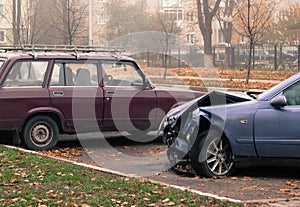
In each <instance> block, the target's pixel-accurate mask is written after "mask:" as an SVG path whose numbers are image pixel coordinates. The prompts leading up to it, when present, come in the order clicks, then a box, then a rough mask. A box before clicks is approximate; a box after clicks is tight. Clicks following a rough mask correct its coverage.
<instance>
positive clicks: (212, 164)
mask: <svg viewBox="0 0 300 207" xmlns="http://www.w3.org/2000/svg"><path fill="white" fill-rule="evenodd" d="M206 164H207V166H208V168H209V170H210V171H211V172H212V173H213V174H215V175H226V174H227V173H228V172H229V171H230V170H231V168H232V166H233V154H232V150H231V147H230V144H229V143H228V141H227V139H224V138H222V139H214V140H213V141H212V142H211V143H210V144H209V146H208V148H207V152H206Z"/></svg>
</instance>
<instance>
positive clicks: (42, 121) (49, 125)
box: [22, 116, 59, 150]
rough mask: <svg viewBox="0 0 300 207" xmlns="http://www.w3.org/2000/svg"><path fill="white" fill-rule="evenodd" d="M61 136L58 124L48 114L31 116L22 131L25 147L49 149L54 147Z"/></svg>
mask: <svg viewBox="0 0 300 207" xmlns="http://www.w3.org/2000/svg"><path fill="white" fill-rule="evenodd" d="M58 137H59V130H58V126H57V124H56V123H55V121H54V120H53V119H51V118H50V117H47V116H36V117H33V118H31V119H30V120H29V121H28V122H27V123H26V124H25V127H24V129H23V132H22V141H23V144H24V145H25V147H27V148H28V149H32V150H48V149H51V148H53V147H54V146H55V145H56V143H57V141H58Z"/></svg>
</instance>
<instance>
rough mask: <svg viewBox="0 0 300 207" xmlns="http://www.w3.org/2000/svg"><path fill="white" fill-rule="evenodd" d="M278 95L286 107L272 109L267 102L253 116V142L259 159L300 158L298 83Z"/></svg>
mask: <svg viewBox="0 0 300 207" xmlns="http://www.w3.org/2000/svg"><path fill="white" fill-rule="evenodd" d="M280 95H284V96H285V97H286V100H287V106H285V107H281V108H275V107H273V106H272V105H271V104H270V103H269V104H268V105H267V106H266V107H263V108H261V109H259V110H258V111H257V113H256V116H255V126H254V132H255V143H256V147H257V152H258V155H259V156H261V157H300V83H299V82H298V83H296V84H294V85H292V86H290V87H289V88H287V89H286V90H284V91H283V92H282V93H281V94H280Z"/></svg>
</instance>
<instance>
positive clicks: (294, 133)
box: [160, 73, 300, 177]
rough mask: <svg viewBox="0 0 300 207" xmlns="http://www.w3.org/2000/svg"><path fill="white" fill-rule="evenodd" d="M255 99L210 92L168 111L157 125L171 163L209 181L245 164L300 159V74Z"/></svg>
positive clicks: (240, 94)
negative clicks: (185, 166)
mask: <svg viewBox="0 0 300 207" xmlns="http://www.w3.org/2000/svg"><path fill="white" fill-rule="evenodd" d="M256 95H257V94H255V95H254V94H252V93H249V92H248V93H242V92H240V93H237V92H221V91H213V92H210V93H207V94H206V95H204V96H202V97H199V98H197V99H195V100H193V101H190V102H188V103H185V104H183V105H181V106H178V107H176V108H174V109H172V110H170V111H169V113H168V114H167V115H166V116H165V118H164V119H163V121H162V123H161V125H160V132H161V133H163V140H164V142H165V143H167V144H168V146H169V148H168V151H167V154H168V158H169V160H170V162H171V163H172V164H174V165H175V164H176V163H178V162H181V161H183V160H184V161H188V162H190V164H191V166H192V169H193V170H194V171H195V172H196V173H197V174H199V175H202V176H205V177H213V176H226V175H230V174H232V172H233V171H234V169H235V167H236V166H237V165H236V163H238V161H241V160H243V158H247V159H248V160H249V158H250V159H252V158H300V73H299V74H297V75H294V76H292V77H290V78H289V79H287V80H285V81H283V82H281V83H280V84H278V85H276V86H275V87H273V88H271V89H269V90H267V91H265V92H263V93H261V94H259V95H258V96H256Z"/></svg>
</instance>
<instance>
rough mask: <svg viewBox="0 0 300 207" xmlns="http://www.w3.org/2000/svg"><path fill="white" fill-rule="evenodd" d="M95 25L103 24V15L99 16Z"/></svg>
mask: <svg viewBox="0 0 300 207" xmlns="http://www.w3.org/2000/svg"><path fill="white" fill-rule="evenodd" d="M97 23H98V24H105V15H104V14H99V15H98V17H97Z"/></svg>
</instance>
